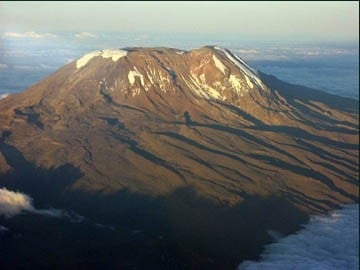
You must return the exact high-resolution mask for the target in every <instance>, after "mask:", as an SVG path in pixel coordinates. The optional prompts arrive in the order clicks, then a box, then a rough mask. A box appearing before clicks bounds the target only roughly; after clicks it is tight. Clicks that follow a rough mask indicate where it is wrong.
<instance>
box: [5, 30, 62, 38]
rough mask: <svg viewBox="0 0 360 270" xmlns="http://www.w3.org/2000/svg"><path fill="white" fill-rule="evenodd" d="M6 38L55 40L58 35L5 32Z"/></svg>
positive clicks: (32, 32)
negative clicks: (48, 38)
mask: <svg viewBox="0 0 360 270" xmlns="http://www.w3.org/2000/svg"><path fill="white" fill-rule="evenodd" d="M4 36H5V37H8V38H31V39H37V38H44V37H50V38H54V37H57V35H54V34H51V33H44V34H40V33H36V32H34V31H29V32H5V34H4Z"/></svg>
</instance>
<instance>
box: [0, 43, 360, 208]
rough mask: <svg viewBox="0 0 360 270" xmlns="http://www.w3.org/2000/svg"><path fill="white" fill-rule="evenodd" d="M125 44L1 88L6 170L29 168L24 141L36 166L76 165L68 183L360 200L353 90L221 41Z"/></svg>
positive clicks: (232, 196) (326, 201)
mask: <svg viewBox="0 0 360 270" xmlns="http://www.w3.org/2000/svg"><path fill="white" fill-rule="evenodd" d="M126 52H127V53H126V55H125V56H122V57H120V58H119V59H117V60H116V61H114V60H113V59H112V58H111V57H110V58H109V57H107V58H106V57H105V58H104V57H103V56H102V55H105V51H104V52H103V54H102V53H100V54H98V55H97V56H95V57H92V58H90V59H89V60H88V61H87V62H86V64H85V65H82V66H81V67H78V68H77V64H78V62H76V61H75V62H73V63H70V64H68V65H66V66H64V67H63V68H61V69H59V70H58V71H57V72H55V73H54V74H53V75H51V76H49V77H48V78H46V79H44V80H43V81H41V82H39V83H38V84H36V85H34V86H32V87H30V89H28V90H27V91H25V92H23V93H20V94H16V95H12V96H9V97H8V98H5V99H3V100H1V101H0V126H1V131H2V138H3V139H2V144H1V145H2V146H1V148H0V151H1V156H0V163H1V165H0V169H1V170H2V173H3V175H5V176H6V175H8V174H9V168H12V169H13V171H18V170H20V171H21V170H22V167H21V165H22V164H21V162H20V163H19V161H18V158H17V156H16V155H15V154H14V151H15V150H16V151H15V152H18V153H19V154H21V155H22V157H23V159H24V160H26V161H27V162H29V163H30V164H33V166H34V168H36V167H40V168H43V169H46V170H48V169H54V168H55V169H56V168H59V167H60V166H64V165H65V164H69V165H71V166H73V167H74V168H78V170H80V172H81V175H82V176H81V177H79V178H78V179H76V180H74V181H73V182H72V183H68V184H66V185H65V186H64V188H65V189H66V190H68V192H70V191H71V190H85V191H87V192H103V193H104V194H111V193H114V192H119V191H121V190H130V191H131V192H134V193H139V194H145V195H150V196H157V195H160V194H168V193H170V192H172V191H174V190H175V189H178V188H182V187H185V186H192V187H194V188H195V190H196V191H197V192H199V194H201V196H204V197H206V198H210V199H211V200H215V201H219V202H225V203H226V204H230V205H235V204H237V203H240V202H242V201H243V200H244V197H245V194H247V195H257V196H258V195H260V196H265V197H266V196H270V195H280V196H285V197H286V198H288V200H289V201H291V202H292V203H293V204H295V205H296V206H297V207H299V208H301V209H303V210H306V211H307V212H317V211H323V210H326V209H329V208H332V207H333V206H335V205H340V204H342V203H350V202H353V201H357V200H358V170H357V168H358V113H357V112H356V110H355V108H356V107H357V103H356V102H355V101H352V100H349V99H345V98H340V97H332V96H330V95H328V94H324V93H320V92H316V91H312V90H311V91H310V90H308V89H307V90H306V91H305V88H301V87H297V88H296V90H295V91H296V92H295V91H294V90H292V89H294V87H293V88H292V87H290V86H289V85H284V84H282V83H281V82H279V81H277V80H276V79H274V78H270V77H266V76H265V75H262V78H265V79H264V80H263V81H261V79H260V75H258V74H255V73H252V71H251V70H249V69H247V68H241V67H239V64H237V63H236V61H238V60H236V58H235V56H234V55H232V54H231V53H230V52H228V51H225V50H220V49H217V48H213V47H204V48H200V49H197V50H193V51H189V52H182V51H179V50H176V49H167V48H154V49H145V48H132V49H127V50H126ZM214 57H215V58H214ZM234 59H235V60H236V61H234ZM241 64H242V63H241ZM252 76H253V77H252ZM254 78H255V79H254ZM257 80H259V81H257ZM334 100H336V101H337V103H336V104H337V106H334V104H333V103H331V102H333V101H334ZM341 103H343V104H341ZM351 108H354V110H352V111H351V110H350V109H351ZM11 149H12V150H11ZM18 163H19V164H18ZM3 178H4V177H3ZM5 178H6V177H5ZM13 178H19V177H15V176H14V177H13ZM19 181H20V180H19ZM21 181H23V180H21ZM21 181H20V182H21ZM34 181H36V180H34ZM19 185H20V186H21V183H20V184H19Z"/></svg>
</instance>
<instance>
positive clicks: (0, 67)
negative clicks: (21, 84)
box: [0, 63, 8, 69]
mask: <svg viewBox="0 0 360 270" xmlns="http://www.w3.org/2000/svg"><path fill="white" fill-rule="evenodd" d="M5 68H8V65H7V64H1V63H0V69H5Z"/></svg>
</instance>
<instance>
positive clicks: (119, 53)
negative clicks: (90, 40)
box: [101, 50, 127, 62]
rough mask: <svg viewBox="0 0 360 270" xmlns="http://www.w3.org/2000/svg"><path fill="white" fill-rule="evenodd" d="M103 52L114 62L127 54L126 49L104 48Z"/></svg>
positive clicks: (103, 55)
mask: <svg viewBox="0 0 360 270" xmlns="http://www.w3.org/2000/svg"><path fill="white" fill-rule="evenodd" d="M102 52H103V53H102V55H101V56H102V57H103V58H111V59H112V60H113V61H114V62H116V61H117V60H119V59H120V58H121V57H124V56H126V55H127V51H124V50H103V51H102Z"/></svg>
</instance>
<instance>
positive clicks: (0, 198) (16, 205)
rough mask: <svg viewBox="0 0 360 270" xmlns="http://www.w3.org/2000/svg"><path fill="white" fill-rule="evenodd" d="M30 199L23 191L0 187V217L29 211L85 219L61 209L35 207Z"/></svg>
mask: <svg viewBox="0 0 360 270" xmlns="http://www.w3.org/2000/svg"><path fill="white" fill-rule="evenodd" d="M32 201H33V200H32V198H31V197H30V196H28V195H26V194H24V193H21V192H14V191H10V190H8V189H6V188H0V217H1V216H5V217H6V218H10V217H13V216H16V215H19V214H21V213H23V212H30V213H33V214H38V215H43V216H49V217H55V218H66V219H68V220H70V221H71V222H74V223H79V222H83V221H84V220H85V218H84V217H83V216H80V215H78V214H76V213H73V212H68V211H65V210H61V209H55V208H49V209H36V208H35V207H34V206H33V205H32Z"/></svg>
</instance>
